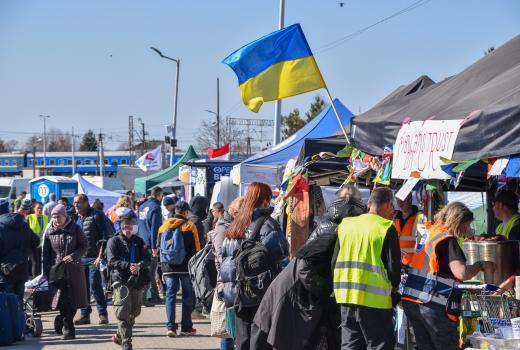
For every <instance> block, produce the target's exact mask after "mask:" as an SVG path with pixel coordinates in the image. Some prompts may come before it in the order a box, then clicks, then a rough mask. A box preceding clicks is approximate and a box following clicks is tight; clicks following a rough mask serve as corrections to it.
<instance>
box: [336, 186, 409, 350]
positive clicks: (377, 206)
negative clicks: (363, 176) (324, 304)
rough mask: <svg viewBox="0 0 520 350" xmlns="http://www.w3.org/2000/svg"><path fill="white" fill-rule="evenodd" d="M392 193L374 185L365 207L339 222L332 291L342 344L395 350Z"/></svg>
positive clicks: (396, 258) (397, 258)
mask: <svg viewBox="0 0 520 350" xmlns="http://www.w3.org/2000/svg"><path fill="white" fill-rule="evenodd" d="M393 200H394V196H393V193H392V191H391V190H390V189H388V188H377V189H375V190H374V191H373V192H372V194H371V196H370V199H369V200H368V208H369V212H368V213H367V214H363V215H360V216H357V217H348V218H345V219H343V220H342V221H341V223H340V225H339V227H338V243H339V253H338V256H337V259H336V263H335V267H334V295H335V298H336V302H337V303H338V304H340V306H341V321H342V322H341V327H342V328H341V338H342V339H341V343H342V346H341V349H342V350H344V349H356V350H357V349H373V350H375V349H378V350H386V349H388V350H393V349H394V345H395V337H394V331H393V323H392V306H393V304H394V302H393V301H395V299H396V298H393V296H394V295H397V294H395V291H396V290H397V287H398V285H399V282H400V280H401V275H400V273H401V254H400V250H399V238H398V235H397V231H396V229H395V227H394V224H393V221H392V218H393V217H394V209H393Z"/></svg>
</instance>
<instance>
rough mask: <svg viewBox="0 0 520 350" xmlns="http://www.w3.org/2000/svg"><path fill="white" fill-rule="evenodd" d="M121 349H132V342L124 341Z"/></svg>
mask: <svg viewBox="0 0 520 350" xmlns="http://www.w3.org/2000/svg"><path fill="white" fill-rule="evenodd" d="M121 349H123V350H132V343H124V344H123V345H122V346H121Z"/></svg>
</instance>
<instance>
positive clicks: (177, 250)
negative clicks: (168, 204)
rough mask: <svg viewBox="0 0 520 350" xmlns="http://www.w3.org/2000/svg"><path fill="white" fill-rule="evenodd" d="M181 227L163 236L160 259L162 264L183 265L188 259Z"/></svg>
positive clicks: (164, 233)
mask: <svg viewBox="0 0 520 350" xmlns="http://www.w3.org/2000/svg"><path fill="white" fill-rule="evenodd" d="M181 226H182V224H181V225H179V227H177V228H175V229H170V230H168V231H166V232H163V233H162V234H161V245H160V257H161V262H163V263H168V264H173V265H181V264H182V263H183V262H184V258H185V257H186V249H185V248H184V239H183V238H182V230H181Z"/></svg>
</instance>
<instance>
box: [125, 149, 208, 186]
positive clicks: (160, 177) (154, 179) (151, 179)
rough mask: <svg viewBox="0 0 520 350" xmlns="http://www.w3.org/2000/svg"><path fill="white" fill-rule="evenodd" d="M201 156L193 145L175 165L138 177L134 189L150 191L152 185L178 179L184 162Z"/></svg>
mask: <svg viewBox="0 0 520 350" xmlns="http://www.w3.org/2000/svg"><path fill="white" fill-rule="evenodd" d="M198 157H199V156H198V155H197V152H195V149H193V147H192V146H190V147H189V148H188V150H187V151H186V153H184V155H183V156H182V158H181V159H179V160H178V161H177V163H175V164H174V165H172V166H171V167H169V168H166V169H164V170H161V171H159V172H156V173H154V174H152V175H148V176H144V177H138V178H137V179H135V180H134V190H135V191H136V192H139V193H148V192H149V191H150V189H151V188H152V187H154V186H155V185H157V184H160V183H161V182H164V181H166V180H171V179H176V178H178V177H179V168H180V167H181V165H182V163H183V162H187V161H188V160H191V159H196V158H198Z"/></svg>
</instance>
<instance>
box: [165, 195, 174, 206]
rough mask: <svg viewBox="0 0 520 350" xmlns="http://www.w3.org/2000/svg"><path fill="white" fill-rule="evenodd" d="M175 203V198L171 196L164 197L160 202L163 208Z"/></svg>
mask: <svg viewBox="0 0 520 350" xmlns="http://www.w3.org/2000/svg"><path fill="white" fill-rule="evenodd" d="M175 203H177V198H175V197H171V196H166V197H164V198H163V200H162V204H163V205H164V206H165V207H167V206H168V205H174V204H175Z"/></svg>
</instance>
